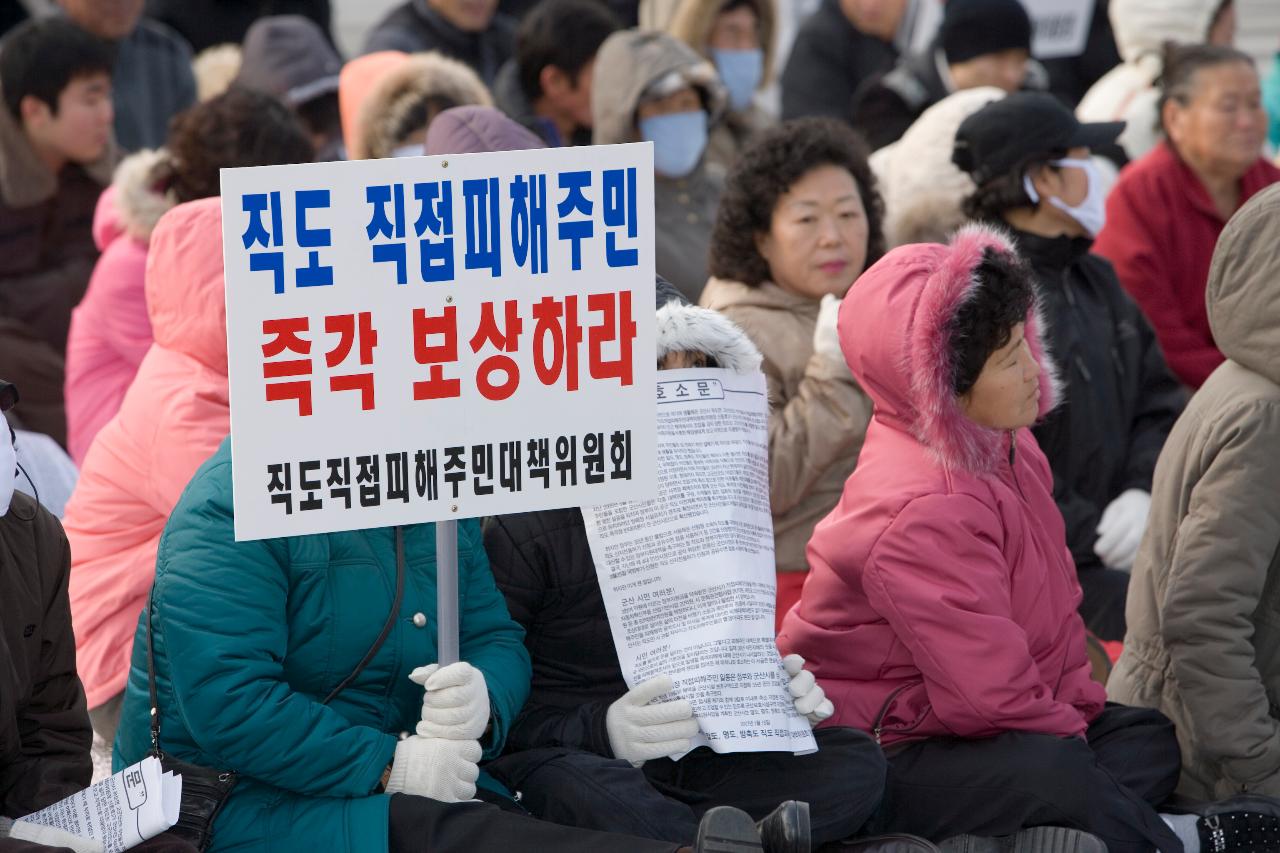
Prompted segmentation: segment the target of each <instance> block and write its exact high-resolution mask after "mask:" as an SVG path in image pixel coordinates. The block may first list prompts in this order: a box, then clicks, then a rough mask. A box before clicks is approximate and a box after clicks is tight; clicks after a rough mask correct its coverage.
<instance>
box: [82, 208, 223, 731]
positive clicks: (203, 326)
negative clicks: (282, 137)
mask: <svg viewBox="0 0 1280 853" xmlns="http://www.w3.org/2000/svg"><path fill="white" fill-rule="evenodd" d="M220 205H221V201H220V200H219V199H217V198H208V199H201V200H199V201H193V202H190V203H188V204H183V205H179V206H178V207H175V208H174V209H173V210H171V211H170V212H169V213H167V214H165V216H164V217H163V218H162V219H161V220H160V223H159V224H158V225H157V226H156V230H155V233H154V234H153V235H152V237H151V251H150V254H149V255H148V257H147V276H146V297H147V312H148V314H149V316H150V319H151V327H152V329H153V330H154V332H155V343H154V344H153V345H152V346H151V349H150V350H149V351H148V352H147V354H146V356H145V357H144V358H143V360H142V365H141V366H140V367H139V368H138V375H137V377H136V378H135V379H134V381H133V385H132V386H130V388H129V391H128V393H126V394H125V398H124V402H123V404H122V405H121V407H120V411H119V413H118V414H116V416H115V418H114V419H112V420H111V421H110V422H108V423H107V425H106V426H104V427H103V428H102V431H101V432H100V433H99V434H98V438H97V440H96V441H95V442H94V443H93V446H92V447H91V448H90V449H89V453H88V455H87V456H86V457H85V460H84V466H83V468H82V469H81V471H80V480H79V482H78V483H77V484H76V490H75V492H74V493H73V494H72V496H71V501H70V502H69V503H68V504H67V512H66V517H65V518H64V519H63V526H64V527H65V528H66V531H67V539H68V540H69V541H70V543H71V584H70V593H71V616H72V622H73V625H74V628H75V635H76V660H77V666H78V669H79V671H80V679H81V680H82V681H83V682H84V688H85V693H86V695H87V697H88V701H89V707H90V708H93V707H97V706H98V705H101V704H102V703H103V702H106V701H107V700H108V699H111V698H112V697H113V696H115V695H116V694H117V693H120V692H121V691H123V690H124V686H125V678H126V676H127V675H128V673H129V655H130V651H131V649H132V648H133V633H134V629H135V628H136V627H137V624H138V614H139V613H140V612H142V607H143V605H144V604H145V602H146V597H147V593H148V592H149V591H150V589H151V581H152V579H153V577H154V575H155V565H156V546H157V545H158V543H159V541H160V532H161V530H163V528H164V525H165V522H166V521H167V520H168V518H169V513H170V512H171V511H172V510H173V507H174V505H175V504H177V502H178V497H179V496H180V495H181V494H182V490H183V489H184V488H186V485H187V481H188V480H190V479H191V475H192V474H194V473H195V471H196V468H198V467H199V466H200V464H201V463H202V462H204V460H205V459H207V458H208V457H209V456H211V455H213V452H214V451H215V450H217V449H218V445H219V444H220V443H221V442H222V439H223V438H225V437H226V435H227V432H228V431H229V429H230V426H229V424H230V420H229V404H228V401H227V332H226V309H225V306H224V302H223V282H222V213H221V207H220Z"/></svg>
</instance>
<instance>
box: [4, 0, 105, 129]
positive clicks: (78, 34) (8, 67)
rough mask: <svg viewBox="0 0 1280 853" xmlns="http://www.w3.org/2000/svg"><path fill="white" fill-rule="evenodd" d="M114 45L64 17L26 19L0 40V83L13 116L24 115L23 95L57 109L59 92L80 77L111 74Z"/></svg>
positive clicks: (53, 110)
mask: <svg viewBox="0 0 1280 853" xmlns="http://www.w3.org/2000/svg"><path fill="white" fill-rule="evenodd" d="M113 65H115V51H114V49H113V48H112V47H111V46H110V45H109V44H107V43H106V42H105V41H103V40H102V39H100V38H98V37H97V36H95V35H93V34H92V33H89V32H87V31H86V30H82V29H80V28H79V27H77V26H76V25H75V24H73V23H71V22H70V21H69V20H67V19H66V18H62V17H53V18H38V19H33V20H30V21H25V22H23V23H21V24H19V25H18V26H16V27H14V28H13V30H12V31H11V32H10V33H9V34H8V35H6V36H5V37H4V40H3V41H0V87H3V88H4V102H5V105H6V106H7V107H8V108H9V112H10V113H11V114H12V115H13V117H14V118H16V119H18V120H19V121H21V120H22V109H21V104H22V99H23V98H25V97H26V96H27V95H31V96H32V97H34V98H37V99H39V100H40V101H43V102H44V103H45V104H47V105H48V106H49V110H50V111H51V112H52V113H53V114H54V115H57V113H58V96H59V95H61V94H62V92H63V90H64V89H66V88H67V86H68V85H70V84H71V81H72V80H75V79H76V78H77V77H87V76H88V75H90V74H99V73H101V74H106V75H107V76H110V75H111V68H112V66H113Z"/></svg>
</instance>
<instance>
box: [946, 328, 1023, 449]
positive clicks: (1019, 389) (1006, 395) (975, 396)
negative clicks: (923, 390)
mask: <svg viewBox="0 0 1280 853" xmlns="http://www.w3.org/2000/svg"><path fill="white" fill-rule="evenodd" d="M959 401H960V409H961V411H963V412H964V414H965V417H967V418H968V419H969V420H971V421H973V422H974V423H976V424H979V425H981V426H984V427H989V428H991V429H1000V430H1009V429H1020V428H1022V427H1028V426H1031V425H1032V424H1034V423H1035V422H1036V418H1037V417H1038V416H1039V413H1040V363H1039V362H1037V361H1036V358H1035V356H1034V355H1032V353H1031V347H1030V346H1029V345H1028V344H1027V338H1026V328H1025V326H1024V325H1023V324H1022V323H1019V324H1018V325H1016V326H1014V327H1013V329H1012V331H1010V333H1009V342H1008V343H1007V344H1005V345H1004V346H1002V347H1000V349H998V350H996V351H995V352H993V353H991V355H989V356H988V357H987V363H986V364H985V365H983V367H982V372H981V373H979V374H978V381H977V382H975V383H973V387H972V388H970V389H969V390H968V391H967V392H966V393H964V394H962V395H961V396H960V398H959Z"/></svg>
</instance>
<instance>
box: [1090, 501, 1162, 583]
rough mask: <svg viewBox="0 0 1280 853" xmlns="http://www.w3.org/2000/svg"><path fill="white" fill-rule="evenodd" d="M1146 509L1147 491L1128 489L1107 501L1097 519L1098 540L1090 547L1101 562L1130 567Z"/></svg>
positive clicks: (1144, 524)
mask: <svg viewBox="0 0 1280 853" xmlns="http://www.w3.org/2000/svg"><path fill="white" fill-rule="evenodd" d="M1150 512H1151V493H1150V492H1144V491H1143V490H1142V489H1128V490H1127V491H1124V492H1121V493H1120V496H1119V497H1117V498H1116V499H1115V500H1113V501H1112V502H1111V503H1109V504H1107V508H1106V509H1104V510H1103V511H1102V518H1101V519H1099V520H1098V530H1097V533H1098V541H1097V542H1096V543H1095V544H1094V546H1093V551H1094V553H1095V554H1097V555H1098V557H1099V559H1101V560H1102V563H1103V565H1105V566H1106V567H1107V568H1109V569H1120V570H1121V571H1125V572H1127V571H1129V570H1130V569H1132V568H1133V561H1134V558H1136V557H1137V556H1138V546H1139V545H1141V544H1142V534H1143V533H1145V532H1146V530H1147V516H1148V514H1149V513H1150Z"/></svg>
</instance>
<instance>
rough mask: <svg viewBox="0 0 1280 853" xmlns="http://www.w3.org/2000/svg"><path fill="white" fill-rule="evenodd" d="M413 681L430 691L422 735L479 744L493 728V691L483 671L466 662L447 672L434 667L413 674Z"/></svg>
mask: <svg viewBox="0 0 1280 853" xmlns="http://www.w3.org/2000/svg"><path fill="white" fill-rule="evenodd" d="M409 680H410V681H412V682H413V683H415V684H421V685H422V686H423V688H425V690H426V693H425V695H424V696H423V697H422V722H420V723H418V727H417V731H418V734H419V735H421V736H422V737H440V738H448V739H450V740H479V739H480V736H481V735H483V734H484V730H485V728H486V727H487V726H488V725H489V688H488V685H486V684H485V682H484V673H482V672H481V671H480V670H478V669H476V668H475V667H474V666H472V665H471V664H469V663H466V662H465V661H459V662H458V663H451V664H449V665H448V666H446V667H444V668H443V669H442V668H441V667H440V665H439V664H435V663H433V664H431V665H430V666H420V667H418V668H417V669H415V670H414V671H413V672H411V673H409Z"/></svg>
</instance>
